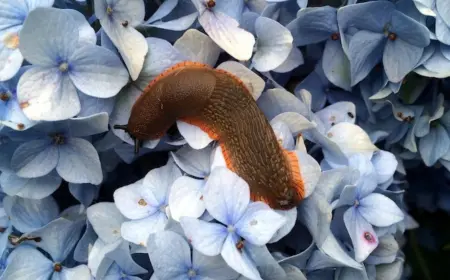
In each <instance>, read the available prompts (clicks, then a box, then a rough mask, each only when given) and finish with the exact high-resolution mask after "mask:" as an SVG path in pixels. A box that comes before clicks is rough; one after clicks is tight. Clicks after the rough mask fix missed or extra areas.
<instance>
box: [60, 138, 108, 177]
mask: <svg viewBox="0 0 450 280" xmlns="http://www.w3.org/2000/svg"><path fill="white" fill-rule="evenodd" d="M59 155H60V157H59V161H58V164H57V166H56V171H58V174H59V175H60V176H61V177H62V178H63V179H64V180H66V181H68V182H70V183H77V184H84V183H89V184H94V185H99V184H100V183H101V182H102V180H103V173H102V169H101V164H100V158H99V156H98V153H97V151H96V150H95V148H94V146H92V144H91V143H90V142H89V141H87V140H84V139H81V138H70V139H67V143H66V144H65V145H61V146H60V147H59Z"/></svg>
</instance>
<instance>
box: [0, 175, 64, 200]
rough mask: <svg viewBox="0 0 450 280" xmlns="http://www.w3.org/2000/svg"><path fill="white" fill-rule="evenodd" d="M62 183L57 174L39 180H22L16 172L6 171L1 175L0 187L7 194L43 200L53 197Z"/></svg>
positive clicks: (38, 178)
mask: <svg viewBox="0 0 450 280" xmlns="http://www.w3.org/2000/svg"><path fill="white" fill-rule="evenodd" d="M61 181H62V179H61V177H60V176H59V175H58V174H57V173H56V172H51V173H50V174H47V175H44V176H42V177H37V178H22V177H19V176H17V175H16V174H15V173H14V172H10V171H5V170H4V171H3V172H2V174H1V175H0V185H1V186H2V190H3V191H4V192H5V193H6V194H8V195H10V196H14V195H17V196H20V197H23V198H30V199H41V198H44V197H47V196H49V195H51V194H52V193H53V192H55V191H56V190H57V189H58V188H59V186H60V184H61Z"/></svg>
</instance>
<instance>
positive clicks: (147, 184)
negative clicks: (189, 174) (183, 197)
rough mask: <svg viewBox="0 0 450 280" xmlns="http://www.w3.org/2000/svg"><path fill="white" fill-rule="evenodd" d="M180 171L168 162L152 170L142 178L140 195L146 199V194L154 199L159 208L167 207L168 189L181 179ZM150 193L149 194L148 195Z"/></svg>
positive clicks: (171, 162) (170, 161)
mask: <svg viewBox="0 0 450 280" xmlns="http://www.w3.org/2000/svg"><path fill="white" fill-rule="evenodd" d="M181 175H182V174H181V171H180V169H179V168H178V167H177V165H176V164H175V163H174V162H173V161H172V160H169V161H168V162H167V164H166V165H164V166H162V167H159V168H156V169H152V170H151V171H150V172H149V173H147V175H146V176H145V178H144V181H143V184H142V187H141V193H142V195H143V196H144V197H145V198H146V196H147V194H148V195H150V196H153V195H154V197H155V199H156V201H157V202H158V203H160V205H159V206H163V205H167V201H168V199H169V193H170V188H171V186H172V185H173V182H175V180H176V179H177V178H179V177H181ZM150 192H151V194H150Z"/></svg>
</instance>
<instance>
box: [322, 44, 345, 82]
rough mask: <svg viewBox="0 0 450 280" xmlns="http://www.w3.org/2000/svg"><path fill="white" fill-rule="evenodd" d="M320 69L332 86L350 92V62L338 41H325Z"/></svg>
mask: <svg viewBox="0 0 450 280" xmlns="http://www.w3.org/2000/svg"><path fill="white" fill-rule="evenodd" d="M322 68H323V70H324V73H325V76H326V77H327V78H328V80H329V81H330V82H331V83H332V84H334V85H336V86H338V87H340V88H342V89H345V90H347V91H350V88H351V77H350V61H349V60H348V58H347V56H346V55H345V53H344V50H343V49H342V45H341V41H340V40H332V39H331V40H330V39H329V40H327V42H326V44H325V50H324V51H323V58H322Z"/></svg>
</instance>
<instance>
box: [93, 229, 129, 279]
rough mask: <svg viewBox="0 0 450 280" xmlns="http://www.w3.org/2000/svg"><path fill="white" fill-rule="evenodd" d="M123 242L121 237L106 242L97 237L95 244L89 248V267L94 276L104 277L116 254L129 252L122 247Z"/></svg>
mask: <svg viewBox="0 0 450 280" xmlns="http://www.w3.org/2000/svg"><path fill="white" fill-rule="evenodd" d="M123 243H124V242H123V241H122V240H120V239H119V240H116V241H114V242H112V243H105V242H103V241H102V240H101V239H100V238H97V240H96V241H95V243H94V246H92V247H91V249H89V257H88V267H89V269H90V270H91V274H92V276H94V277H96V278H101V277H103V276H104V275H105V274H106V272H107V271H108V268H109V267H110V266H111V264H112V263H113V262H114V259H113V256H114V255H116V254H126V253H128V252H127V251H125V252H124V250H123V249H122V247H123V246H122V244H123Z"/></svg>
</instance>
